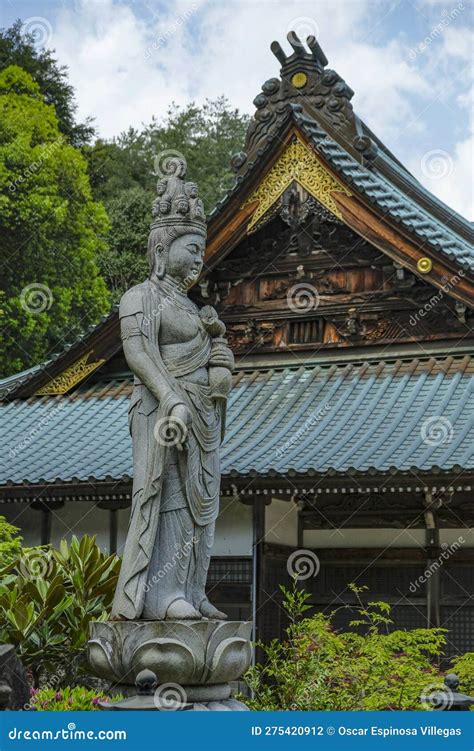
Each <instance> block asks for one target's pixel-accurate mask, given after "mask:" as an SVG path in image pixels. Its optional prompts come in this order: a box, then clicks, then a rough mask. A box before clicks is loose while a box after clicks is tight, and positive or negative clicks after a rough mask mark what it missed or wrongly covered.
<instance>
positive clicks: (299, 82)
mask: <svg viewBox="0 0 474 751" xmlns="http://www.w3.org/2000/svg"><path fill="white" fill-rule="evenodd" d="M291 83H292V84H293V86H294V87H295V89H302V88H303V86H306V84H307V83H308V76H307V75H306V73H301V72H300V73H295V74H294V75H293V76H291Z"/></svg>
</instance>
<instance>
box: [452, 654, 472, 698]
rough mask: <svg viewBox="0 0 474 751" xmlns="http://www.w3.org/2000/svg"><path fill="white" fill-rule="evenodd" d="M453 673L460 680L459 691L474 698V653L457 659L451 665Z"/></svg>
mask: <svg viewBox="0 0 474 751" xmlns="http://www.w3.org/2000/svg"><path fill="white" fill-rule="evenodd" d="M451 672H453V673H456V675H457V676H458V678H459V691H461V692H462V693H463V694H469V696H474V652H466V653H465V654H463V655H461V656H460V657H455V658H454V660H453V661H452V663H451Z"/></svg>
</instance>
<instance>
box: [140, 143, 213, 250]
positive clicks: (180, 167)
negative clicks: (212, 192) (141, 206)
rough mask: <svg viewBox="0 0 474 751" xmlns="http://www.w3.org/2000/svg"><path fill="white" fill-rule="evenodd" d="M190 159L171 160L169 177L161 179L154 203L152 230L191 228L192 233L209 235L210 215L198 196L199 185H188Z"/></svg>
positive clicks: (168, 165)
mask: <svg viewBox="0 0 474 751" xmlns="http://www.w3.org/2000/svg"><path fill="white" fill-rule="evenodd" d="M186 169H187V164H186V160H185V159H184V158H183V157H171V158H169V159H167V161H166V165H165V172H166V173H167V175H168V177H163V178H162V179H160V180H158V183H157V186H156V192H157V198H156V199H155V200H154V202H153V209H152V214H153V222H152V224H151V229H152V230H154V229H160V228H170V227H185V228H188V227H189V231H190V232H192V231H195V232H198V233H199V234H204V235H205V234H206V215H205V213H204V206H203V203H202V201H201V199H200V198H199V196H198V189H197V185H196V183H192V182H186V181H185V177H186Z"/></svg>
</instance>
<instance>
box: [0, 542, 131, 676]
mask: <svg viewBox="0 0 474 751" xmlns="http://www.w3.org/2000/svg"><path fill="white" fill-rule="evenodd" d="M119 569H120V559H119V558H117V556H115V555H111V556H109V555H107V554H105V553H103V552H102V551H101V550H100V548H99V547H98V546H97V544H96V542H95V537H89V536H87V535H85V536H84V537H82V539H81V540H80V541H79V540H78V539H77V538H76V537H73V538H72V540H71V543H70V544H69V545H68V543H67V542H66V541H65V540H62V541H61V543H60V546H59V549H58V550H56V549H54V548H52V547H49V546H48V547H37V548H29V549H24V550H23V551H22V552H21V554H20V555H17V556H16V557H15V558H14V560H13V561H12V562H11V563H10V564H9V565H8V566H6V567H5V568H4V569H3V571H0V643H2V642H3V643H10V644H14V645H15V647H16V649H17V653H18V655H19V657H21V659H22V660H23V663H24V665H25V667H26V668H27V669H28V670H29V671H30V672H31V676H32V681H33V685H34V686H35V687H38V686H39V685H41V683H42V682H43V681H44V680H46V679H47V680H48V682H49V683H50V685H51V684H53V685H54V687H56V688H57V687H58V686H61V685H68V684H71V683H74V681H75V680H77V678H78V676H79V675H80V674H81V671H82V668H83V666H84V648H85V645H86V642H87V639H88V631H89V623H90V622H91V621H97V620H106V619H107V617H108V613H109V610H110V607H111V604H112V598H113V594H114V590H115V585H116V583H117V578H118V573H119ZM52 676H54V681H53V680H52Z"/></svg>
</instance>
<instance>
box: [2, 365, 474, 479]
mask: <svg viewBox="0 0 474 751" xmlns="http://www.w3.org/2000/svg"><path fill="white" fill-rule="evenodd" d="M473 374H474V361H473V360H472V358H471V357H470V356H465V357H458V358H453V357H447V358H444V359H442V360H439V359H434V358H431V359H426V360H424V361H421V360H409V361H406V360H397V361H390V362H377V363H365V364H362V365H360V364H359V365H346V366H337V365H331V366H324V367H323V366H315V367H300V368H278V369H276V368H274V369H269V370H257V371H252V372H240V373H239V374H237V376H236V379H235V385H234V388H233V390H232V392H231V395H230V399H229V405H228V421H227V433H226V438H225V442H224V445H223V447H222V472H223V475H225V476H229V475H230V476H232V475H251V474H258V475H286V474H292V473H298V474H299V473H307V472H311V473H325V472H337V473H343V472H351V471H356V472H373V471H375V472H381V473H383V472H387V471H389V470H398V471H409V470H413V469H414V470H417V471H430V470H433V469H435V470H436V469H439V470H444V471H447V470H455V471H456V470H457V469H459V468H464V469H469V468H474V399H473V389H474V378H473ZM130 391H131V384H130V382H129V381H121V382H119V381H113V382H108V383H99V384H95V385H94V386H92V387H89V388H87V387H84V388H82V389H79V390H77V391H76V392H74V393H73V394H71V395H70V396H61V397H31V398H30V399H28V400H26V401H21V400H16V401H13V402H11V403H9V404H7V403H4V404H2V405H0V414H1V420H0V425H1V428H0V433H1V437H2V445H3V446H4V447H5V449H4V451H3V452H2V459H1V462H2V463H1V466H0V484H2V485H4V484H6V483H42V482H46V483H50V482H55V481H62V482H69V481H74V480H79V481H87V480H107V479H114V480H119V479H122V478H124V479H127V478H130V476H131V474H132V454H131V442H130V436H129V433H128V426H127V410H128V404H129V398H130Z"/></svg>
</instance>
